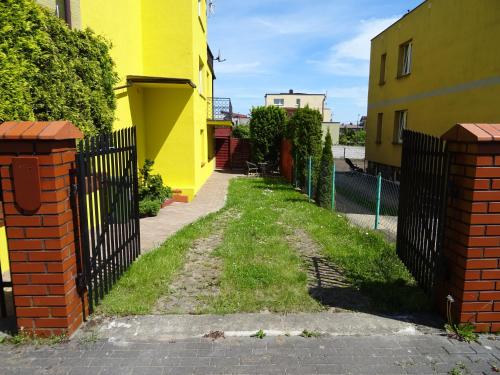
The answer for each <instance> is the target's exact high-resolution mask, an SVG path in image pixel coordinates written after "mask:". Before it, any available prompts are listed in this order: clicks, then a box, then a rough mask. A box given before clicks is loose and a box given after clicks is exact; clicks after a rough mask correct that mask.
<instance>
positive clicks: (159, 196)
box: [139, 159, 172, 203]
mask: <svg viewBox="0 0 500 375" xmlns="http://www.w3.org/2000/svg"><path fill="white" fill-rule="evenodd" d="M153 165H154V161H152V160H149V159H146V161H145V162H144V166H143V167H142V168H141V169H140V170H139V199H140V200H158V201H160V203H163V202H164V201H165V199H167V198H170V197H171V196H172V189H171V188H170V187H168V186H166V185H164V184H163V179H162V177H161V176H160V175H159V174H153V173H152V170H153Z"/></svg>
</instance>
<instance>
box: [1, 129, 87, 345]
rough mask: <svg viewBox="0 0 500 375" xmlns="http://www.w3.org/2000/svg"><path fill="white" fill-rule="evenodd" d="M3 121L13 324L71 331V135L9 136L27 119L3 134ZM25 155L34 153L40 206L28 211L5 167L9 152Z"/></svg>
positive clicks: (76, 317)
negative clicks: (18, 138) (52, 137)
mask: <svg viewBox="0 0 500 375" xmlns="http://www.w3.org/2000/svg"><path fill="white" fill-rule="evenodd" d="M36 124H40V125H43V126H39V128H40V129H41V130H43V129H46V130H50V129H52V126H51V125H50V124H51V123H36ZM52 124H53V123H52ZM4 125H5V124H2V125H0V179H1V186H2V190H3V198H4V202H3V203H4V211H5V224H6V231H7V241H8V248H9V257H10V265H11V275H12V282H13V294H14V305H15V309H16V317H17V324H18V327H19V328H21V327H22V328H24V329H26V330H28V331H32V332H34V333H35V334H38V335H44V336H48V335H56V334H61V333H68V334H71V333H73V332H74V331H75V330H76V329H77V328H78V326H79V325H80V324H81V323H82V320H83V315H82V297H81V296H80V294H79V293H78V291H77V287H76V275H77V265H76V251H75V235H74V229H75V228H74V217H75V213H74V212H73V210H72V207H71V204H70V203H71V202H70V172H71V171H72V170H73V169H74V161H75V140H74V139H73V140H56V141H51V140H43V139H36V140H29V141H16V140H14V139H13V138H15V135H14V134H12V133H13V131H14V130H15V129H18V133H20V134H23V133H24V132H26V131H27V129H29V128H32V127H33V126H34V125H33V123H19V124H18V126H17V128H16V127H15V128H12V127H11V129H10V133H9V134H10V138H9V139H5V130H4V129H5V126H4ZM68 126H70V124H68ZM71 126H72V125H71ZM2 130H4V131H3V133H2ZM2 136H3V137H4V138H2ZM35 138H36V136H35ZM28 155H29V156H34V157H37V158H38V162H39V168H40V182H41V206H40V208H39V209H38V210H37V211H36V212H29V213H27V212H24V211H23V210H22V209H21V208H20V207H18V205H17V204H16V191H14V184H13V177H12V167H11V164H12V160H13V158H15V157H16V156H28Z"/></svg>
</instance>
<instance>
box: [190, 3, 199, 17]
mask: <svg viewBox="0 0 500 375" xmlns="http://www.w3.org/2000/svg"><path fill="white" fill-rule="evenodd" d="M191 4H192V3H191ZM198 17H201V0H198Z"/></svg>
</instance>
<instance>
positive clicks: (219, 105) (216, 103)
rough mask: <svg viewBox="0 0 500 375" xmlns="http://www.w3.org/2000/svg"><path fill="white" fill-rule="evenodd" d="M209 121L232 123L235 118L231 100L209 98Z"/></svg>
mask: <svg viewBox="0 0 500 375" xmlns="http://www.w3.org/2000/svg"><path fill="white" fill-rule="evenodd" d="M207 103H208V120H212V121H231V120H232V118H233V105H232V104H231V99H229V98H208V99H207Z"/></svg>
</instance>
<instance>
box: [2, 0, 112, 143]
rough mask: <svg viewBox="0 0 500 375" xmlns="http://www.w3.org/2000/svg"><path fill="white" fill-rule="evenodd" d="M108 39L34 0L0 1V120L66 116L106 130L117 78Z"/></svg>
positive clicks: (89, 128)
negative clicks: (74, 24)
mask: <svg viewBox="0 0 500 375" xmlns="http://www.w3.org/2000/svg"><path fill="white" fill-rule="evenodd" d="M109 50H110V44H109V43H108V42H107V41H106V40H105V39H104V38H102V37H100V36H97V35H96V34H94V33H93V32H92V31H90V30H83V31H80V30H71V29H70V28H69V27H68V26H67V25H66V24H65V23H64V21H62V20H60V19H59V18H58V17H56V16H55V15H53V14H52V13H51V12H50V11H49V10H48V9H45V8H43V7H41V6H39V5H38V4H36V3H35V1H33V0H2V1H0V122H2V121H8V120H40V121H44V120H69V121H72V122H73V123H74V124H75V125H77V126H78V127H79V128H80V129H81V130H82V131H83V132H84V133H86V134H97V133H101V132H106V131H109V130H111V128H112V125H113V121H114V110H115V108H116V99H115V93H114V92H113V87H114V86H115V84H116V83H117V82H118V76H117V74H116V73H115V72H114V63H113V61H112V59H111V57H110V55H109Z"/></svg>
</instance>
